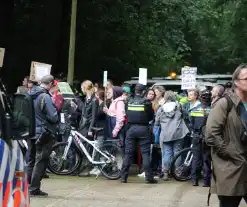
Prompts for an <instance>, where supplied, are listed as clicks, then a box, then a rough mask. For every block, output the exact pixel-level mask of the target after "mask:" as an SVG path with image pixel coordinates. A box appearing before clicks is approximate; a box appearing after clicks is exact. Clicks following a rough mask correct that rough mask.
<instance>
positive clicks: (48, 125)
mask: <svg viewBox="0 0 247 207" xmlns="http://www.w3.org/2000/svg"><path fill="white" fill-rule="evenodd" d="M53 82H54V77H53V76H51V75H47V76H44V77H43V78H42V79H41V84H40V86H36V87H34V88H33V89H32V91H31V92H30V95H31V96H32V98H33V100H34V109H35V117H36V136H35V137H33V138H31V139H30V140H29V146H28V147H29V149H30V155H29V160H28V181H29V184H30V195H31V196H42V197H46V196H48V194H47V193H45V192H42V191H41V190H40V185H41V183H40V181H41V179H42V177H43V175H44V173H45V170H46V168H47V165H48V161H49V157H50V154H51V152H52V145H53V142H54V139H53V137H54V135H55V134H56V132H57V125H58V113H57V110H56V107H55V105H54V103H53V101H52V98H51V95H50V94H49V90H50V89H51V87H52V86H53Z"/></svg>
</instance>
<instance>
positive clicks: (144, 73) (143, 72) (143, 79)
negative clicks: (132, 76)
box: [139, 68, 148, 85]
mask: <svg viewBox="0 0 247 207" xmlns="http://www.w3.org/2000/svg"><path fill="white" fill-rule="evenodd" d="M147 77H148V69H147V68H139V83H140V84H143V85H147Z"/></svg>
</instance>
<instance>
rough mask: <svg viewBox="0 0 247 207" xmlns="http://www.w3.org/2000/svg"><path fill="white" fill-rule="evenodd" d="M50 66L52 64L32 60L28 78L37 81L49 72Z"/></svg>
mask: <svg viewBox="0 0 247 207" xmlns="http://www.w3.org/2000/svg"><path fill="white" fill-rule="evenodd" d="M51 67H52V65H49V64H45V63H39V62H32V64H31V71H30V80H31V81H35V82H39V81H40V80H41V78H42V77H44V76H46V75H50V74H51Z"/></svg>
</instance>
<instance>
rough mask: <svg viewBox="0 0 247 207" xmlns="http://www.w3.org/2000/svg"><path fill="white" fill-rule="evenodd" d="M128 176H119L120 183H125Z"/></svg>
mask: <svg viewBox="0 0 247 207" xmlns="http://www.w3.org/2000/svg"><path fill="white" fill-rule="evenodd" d="M127 179H128V176H121V179H120V181H121V183H127Z"/></svg>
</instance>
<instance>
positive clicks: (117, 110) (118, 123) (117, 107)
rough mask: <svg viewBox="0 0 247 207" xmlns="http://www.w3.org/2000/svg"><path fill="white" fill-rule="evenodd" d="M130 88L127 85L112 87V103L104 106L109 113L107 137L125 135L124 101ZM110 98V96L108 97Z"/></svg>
mask: <svg viewBox="0 0 247 207" xmlns="http://www.w3.org/2000/svg"><path fill="white" fill-rule="evenodd" d="M129 93H130V89H129V88H127V87H125V88H121V87H119V86H113V89H112V98H111V99H112V103H111V105H110V107H109V109H108V108H107V107H105V108H104V112H105V113H106V114H107V122H108V137H107V138H120V139H122V136H121V135H123V133H122V132H123V130H122V129H123V126H124V122H125V103H124V101H125V100H126V98H127V97H128V94H129ZM108 98H109V97H108Z"/></svg>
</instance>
